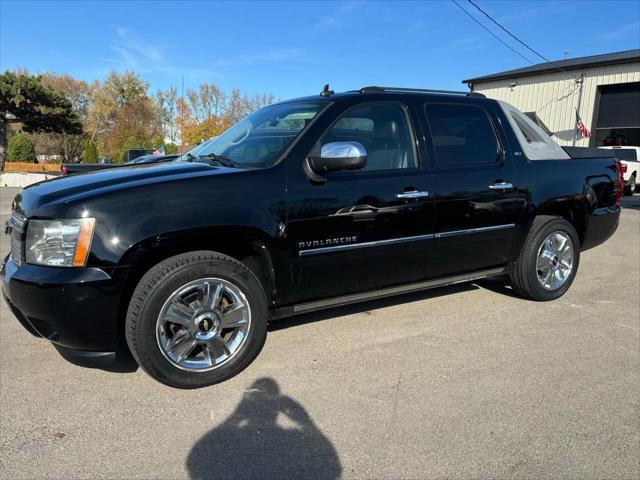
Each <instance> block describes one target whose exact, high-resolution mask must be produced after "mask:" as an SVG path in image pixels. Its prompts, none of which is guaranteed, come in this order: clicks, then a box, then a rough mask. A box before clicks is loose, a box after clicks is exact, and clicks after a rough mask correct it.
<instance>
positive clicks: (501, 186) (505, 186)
mask: <svg viewBox="0 0 640 480" xmlns="http://www.w3.org/2000/svg"><path fill="white" fill-rule="evenodd" d="M489 190H498V191H500V190H513V183H509V182H500V183H492V184H491V185H489Z"/></svg>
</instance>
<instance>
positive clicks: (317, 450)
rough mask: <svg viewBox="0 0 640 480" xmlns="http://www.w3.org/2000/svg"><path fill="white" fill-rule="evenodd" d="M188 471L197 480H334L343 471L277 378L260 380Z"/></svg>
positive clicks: (198, 448)
mask: <svg viewBox="0 0 640 480" xmlns="http://www.w3.org/2000/svg"><path fill="white" fill-rule="evenodd" d="M204 413H205V415H206V413H207V412H204ZM279 420H280V421H279ZM283 423H284V425H286V426H283ZM187 470H188V472H189V476H190V478H192V479H234V478H237V479H253V478H265V479H270V480H271V479H290V478H301V479H302V478H304V479H313V478H322V479H335V478H339V477H340V473H341V471H342V466H341V464H340V459H339V457H338V453H337V452H336V450H335V448H334V447H333V445H332V444H331V442H330V441H329V439H328V438H327V437H325V436H324V435H323V434H322V432H321V431H320V430H319V429H318V427H317V426H316V425H315V424H314V423H313V421H312V420H311V418H310V417H309V414H308V413H307V412H306V411H305V409H304V408H303V407H302V405H300V404H299V403H298V402H296V401H295V400H293V399H292V398H291V397H288V396H286V395H283V394H282V393H281V392H280V388H279V386H278V384H277V383H276V381H275V380H273V379H272V378H261V379H259V380H256V381H255V382H254V383H253V385H252V386H251V388H250V389H249V390H247V392H245V395H244V398H243V399H242V401H241V402H240V403H239V404H238V406H237V408H236V410H235V411H234V412H233V413H232V414H231V416H230V417H229V418H227V419H226V420H225V421H224V422H223V423H222V424H221V425H219V426H218V427H216V428H214V429H213V430H211V431H210V432H209V433H207V434H206V435H205V436H204V437H202V438H201V439H200V440H198V442H197V443H196V444H195V445H194V446H193V448H192V449H191V451H190V452H189V456H188V458H187Z"/></svg>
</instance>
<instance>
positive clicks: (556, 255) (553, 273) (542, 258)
mask: <svg viewBox="0 0 640 480" xmlns="http://www.w3.org/2000/svg"><path fill="white" fill-rule="evenodd" d="M573 256H574V252H573V243H572V242H571V238H569V235H567V234H566V233H565V232H561V231H557V232H553V233H552V234H551V235H549V236H548V237H547V238H545V239H544V241H543V242H542V245H540V249H539V250H538V258H537V261H536V271H537V273H538V281H539V282H540V285H542V286H543V287H544V288H545V289H547V290H557V289H558V288H560V287H561V286H562V285H564V283H565V282H566V281H567V279H568V278H569V277H570V276H571V271H572V270H573Z"/></svg>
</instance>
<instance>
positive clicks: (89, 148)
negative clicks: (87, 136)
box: [84, 140, 98, 163]
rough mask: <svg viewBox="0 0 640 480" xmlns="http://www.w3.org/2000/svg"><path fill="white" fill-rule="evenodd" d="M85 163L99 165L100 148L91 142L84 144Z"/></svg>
mask: <svg viewBox="0 0 640 480" xmlns="http://www.w3.org/2000/svg"><path fill="white" fill-rule="evenodd" d="M84 163H98V148H97V147H96V144H95V143H93V142H92V141H91V140H87V141H86V142H85V144H84Z"/></svg>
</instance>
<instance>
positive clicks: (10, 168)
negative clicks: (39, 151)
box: [4, 162, 60, 173]
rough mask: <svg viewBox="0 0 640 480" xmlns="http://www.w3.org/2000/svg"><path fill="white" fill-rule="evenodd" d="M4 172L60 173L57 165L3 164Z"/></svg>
mask: <svg viewBox="0 0 640 480" xmlns="http://www.w3.org/2000/svg"><path fill="white" fill-rule="evenodd" d="M4 171H5V172H56V173H60V164H59V163H29V162H5V164H4Z"/></svg>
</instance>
